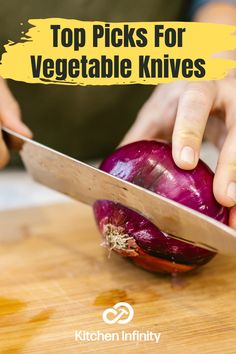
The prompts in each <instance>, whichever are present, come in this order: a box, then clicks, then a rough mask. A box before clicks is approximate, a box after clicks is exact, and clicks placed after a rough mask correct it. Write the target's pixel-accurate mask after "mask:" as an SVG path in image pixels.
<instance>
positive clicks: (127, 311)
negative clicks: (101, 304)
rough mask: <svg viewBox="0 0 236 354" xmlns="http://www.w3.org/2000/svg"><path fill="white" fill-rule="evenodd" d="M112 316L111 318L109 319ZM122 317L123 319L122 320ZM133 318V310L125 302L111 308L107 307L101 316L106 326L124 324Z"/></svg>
mask: <svg viewBox="0 0 236 354" xmlns="http://www.w3.org/2000/svg"><path fill="white" fill-rule="evenodd" d="M110 315H112V316H111V317H112V318H109V317H110ZM122 317H125V318H124V319H122ZM133 317H134V309H133V307H132V306H131V305H130V304H128V303H127V302H117V304H115V305H114V306H113V307H109V308H108V309H106V310H105V311H104V312H103V314H102V319H103V321H104V322H106V323H107V324H114V323H119V324H126V323H128V322H130V321H131V320H132V318H133Z"/></svg>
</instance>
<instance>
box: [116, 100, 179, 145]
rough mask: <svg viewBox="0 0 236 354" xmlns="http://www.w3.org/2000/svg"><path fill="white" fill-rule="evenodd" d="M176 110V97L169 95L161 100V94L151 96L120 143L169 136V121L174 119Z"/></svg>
mask: <svg viewBox="0 0 236 354" xmlns="http://www.w3.org/2000/svg"><path fill="white" fill-rule="evenodd" d="M176 110H177V99H172V98H170V97H169V99H168V98H167V99H166V100H165V101H163V99H161V95H155V96H153V97H151V98H150V99H149V100H148V101H147V102H146V103H145V104H144V106H143V107H142V109H141V110H140V112H139V114H138V117H137V119H136V121H135V122H134V124H133V125H132V127H131V128H130V129H129V131H128V132H127V133H126V135H125V137H124V138H123V140H122V142H121V144H120V145H125V144H129V143H131V142H133V141H138V140H144V139H147V140H149V139H154V138H157V137H158V138H162V139H166V138H167V137H168V135H169V136H170V134H169V131H170V130H171V125H172V124H171V121H173V120H174V117H175V115H176ZM167 131H168V132H167Z"/></svg>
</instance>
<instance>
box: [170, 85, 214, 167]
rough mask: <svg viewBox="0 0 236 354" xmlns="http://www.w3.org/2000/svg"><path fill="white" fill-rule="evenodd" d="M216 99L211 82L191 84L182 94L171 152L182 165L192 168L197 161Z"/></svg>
mask: <svg viewBox="0 0 236 354" xmlns="http://www.w3.org/2000/svg"><path fill="white" fill-rule="evenodd" d="M214 98H215V86H214V84H213V82H211V81H208V82H196V83H190V84H189V85H188V86H187V88H186V90H185V91H184V93H183V94H182V95H181V96H180V100H179V105H178V110H177V116H176V122H175V126H174V131H173V136H172V154H173V158H174V161H175V163H176V164H177V166H179V167H180V168H183V169H187V170H191V169H193V168H194V167H195V166H196V165H197V163H198V159H199V153H200V146H201V142H202V139H203V134H204V130H205V126H206V122H207V119H208V117H209V114H210V111H211V108H212V105H213V102H214Z"/></svg>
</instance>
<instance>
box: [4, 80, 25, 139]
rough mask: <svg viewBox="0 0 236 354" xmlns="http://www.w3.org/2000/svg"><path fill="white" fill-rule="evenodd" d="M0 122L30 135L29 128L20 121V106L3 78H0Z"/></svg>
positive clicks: (18, 131)
mask: <svg viewBox="0 0 236 354" xmlns="http://www.w3.org/2000/svg"><path fill="white" fill-rule="evenodd" d="M0 122H1V123H2V124H3V125H4V126H5V127H7V128H9V129H12V130H14V131H15V132H17V133H19V134H22V135H25V136H27V137H29V138H31V137H32V132H31V131H30V129H29V128H28V127H27V126H26V125H25V124H24V123H23V122H22V121H21V113H20V108H19V105H18V103H17V101H16V100H15V98H14V97H13V95H12V93H11V91H10V90H9V88H8V86H7V83H6V81H5V80H3V79H2V78H0Z"/></svg>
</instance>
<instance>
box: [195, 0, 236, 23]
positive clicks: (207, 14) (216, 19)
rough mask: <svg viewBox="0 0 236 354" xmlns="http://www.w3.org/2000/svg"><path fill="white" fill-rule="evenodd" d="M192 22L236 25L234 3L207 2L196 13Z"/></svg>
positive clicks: (235, 4)
mask: <svg viewBox="0 0 236 354" xmlns="http://www.w3.org/2000/svg"><path fill="white" fill-rule="evenodd" d="M193 21H197V22H210V23H222V24H228V25H236V2H235V3H230V2H229V3H227V2H223V1H222V2H218V1H216V2H209V3H207V4H205V5H203V6H201V7H200V8H199V9H198V10H197V11H196V13H195V14H194V16H193Z"/></svg>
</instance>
